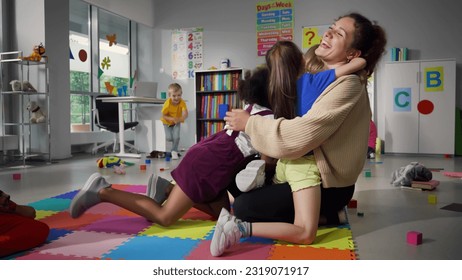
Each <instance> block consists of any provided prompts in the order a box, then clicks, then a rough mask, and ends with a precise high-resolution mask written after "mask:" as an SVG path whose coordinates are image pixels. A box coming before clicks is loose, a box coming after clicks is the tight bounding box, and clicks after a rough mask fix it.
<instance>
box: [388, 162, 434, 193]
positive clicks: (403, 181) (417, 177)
mask: <svg viewBox="0 0 462 280" xmlns="http://www.w3.org/2000/svg"><path fill="white" fill-rule="evenodd" d="M391 177H392V179H391V182H390V183H391V184H393V185H394V186H395V187H399V186H411V184H412V181H424V182H428V181H430V180H431V179H432V177H433V174H432V172H431V171H430V169H428V168H427V167H425V166H424V165H422V164H420V163H418V162H411V163H410V164H408V165H406V166H403V167H400V168H399V169H397V170H395V171H394V172H393V173H392V174H391Z"/></svg>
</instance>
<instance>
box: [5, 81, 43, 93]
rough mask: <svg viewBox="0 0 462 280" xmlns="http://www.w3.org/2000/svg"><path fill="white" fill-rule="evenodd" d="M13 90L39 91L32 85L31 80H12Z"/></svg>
mask: <svg viewBox="0 0 462 280" xmlns="http://www.w3.org/2000/svg"><path fill="white" fill-rule="evenodd" d="M10 85H11V90H12V91H14V92H21V91H28V92H37V90H36V89H35V88H34V87H33V86H32V84H31V83H29V81H23V82H22V83H21V81H19V80H12V81H11V82H10Z"/></svg>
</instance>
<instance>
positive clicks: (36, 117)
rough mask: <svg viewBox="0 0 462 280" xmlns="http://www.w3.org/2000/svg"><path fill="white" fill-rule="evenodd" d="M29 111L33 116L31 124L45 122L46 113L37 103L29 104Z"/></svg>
mask: <svg viewBox="0 0 462 280" xmlns="http://www.w3.org/2000/svg"><path fill="white" fill-rule="evenodd" d="M27 110H28V111H30V114H31V117H30V122H31V123H43V122H45V113H43V111H42V110H41V109H40V106H38V104H37V102H35V101H30V102H29V104H27Z"/></svg>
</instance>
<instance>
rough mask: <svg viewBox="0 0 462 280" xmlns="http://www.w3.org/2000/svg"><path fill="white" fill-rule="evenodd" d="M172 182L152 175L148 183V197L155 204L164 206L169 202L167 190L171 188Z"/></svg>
mask: <svg viewBox="0 0 462 280" xmlns="http://www.w3.org/2000/svg"><path fill="white" fill-rule="evenodd" d="M170 184H171V183H170V181H168V180H166V179H164V178H162V177H159V176H157V175H155V174H151V176H150V177H149V181H148V187H147V190H146V195H147V196H149V197H150V198H152V199H154V201H155V202H157V203H158V204H160V205H162V204H163V203H164V202H165V200H167V190H168V188H169V186H170Z"/></svg>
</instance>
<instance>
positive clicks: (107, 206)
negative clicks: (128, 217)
mask: <svg viewBox="0 0 462 280" xmlns="http://www.w3.org/2000/svg"><path fill="white" fill-rule="evenodd" d="M119 210H120V207H119V206H117V205H114V204H112V203H108V202H103V203H99V204H97V205H95V206H93V207H91V208H89V209H88V210H87V211H86V212H85V214H84V215H86V214H88V213H91V214H103V215H114V214H115V213H117V212H118V211H119Z"/></svg>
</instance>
